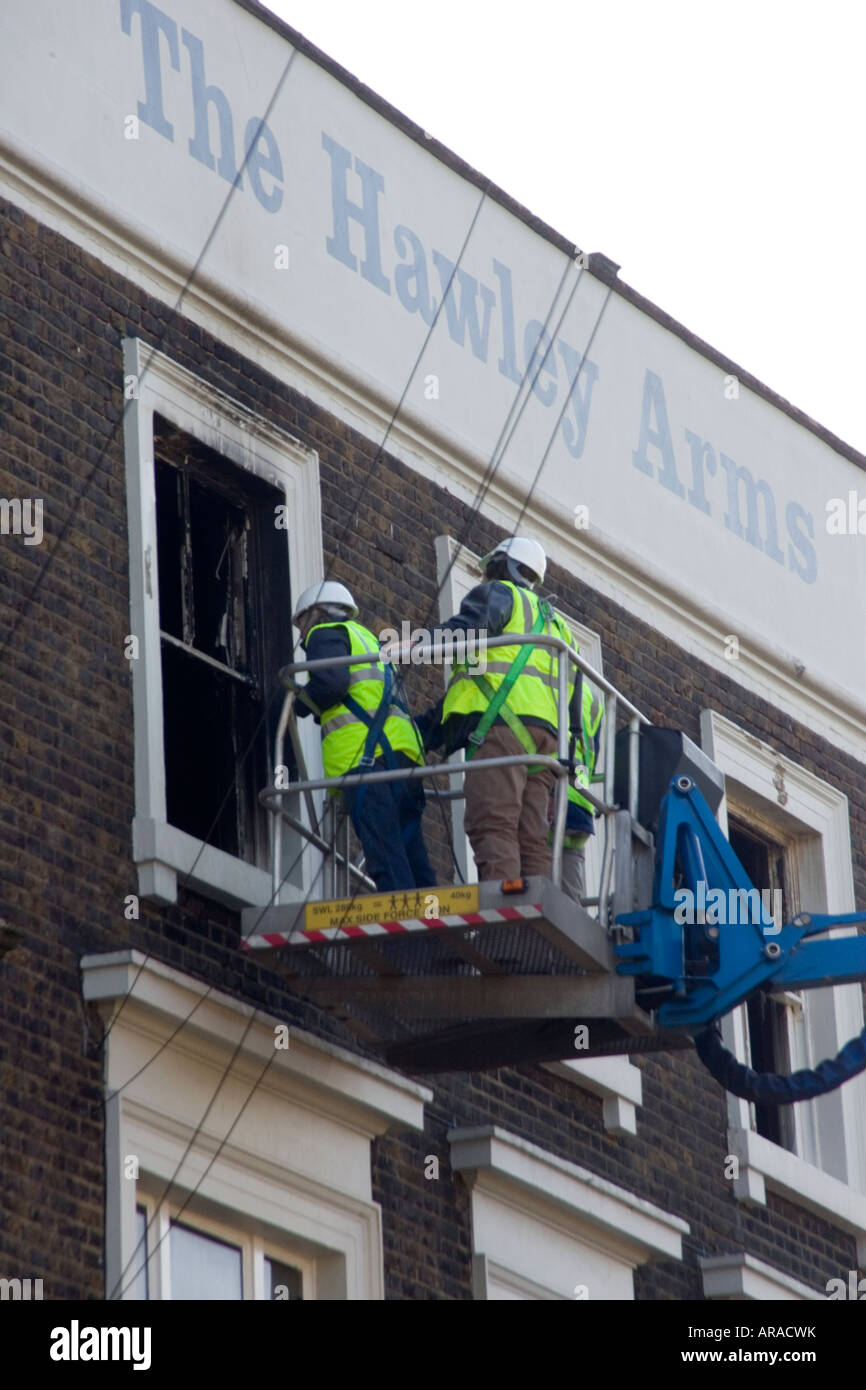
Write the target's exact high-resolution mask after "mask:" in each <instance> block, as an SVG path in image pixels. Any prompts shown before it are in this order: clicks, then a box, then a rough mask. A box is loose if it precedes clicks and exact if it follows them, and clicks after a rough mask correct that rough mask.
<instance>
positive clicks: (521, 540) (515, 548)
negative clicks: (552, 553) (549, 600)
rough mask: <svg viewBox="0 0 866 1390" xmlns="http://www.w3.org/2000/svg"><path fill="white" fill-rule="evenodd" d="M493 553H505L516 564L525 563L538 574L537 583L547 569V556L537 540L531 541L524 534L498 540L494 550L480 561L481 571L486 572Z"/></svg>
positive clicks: (540, 580)
mask: <svg viewBox="0 0 866 1390" xmlns="http://www.w3.org/2000/svg"><path fill="white" fill-rule="evenodd" d="M494 555H507V556H508V558H509V560H514V562H515V563H516V564H518V565H525V566H526V568H527V569H530V570H532V573H533V574H535V575H537V576H538V582H539V584H540V583H541V582H542V580H543V579H544V571H545V570H546V569H547V557H546V556H545V554H544V551H543V550H542V548H541V546H540V545H539V544H538V541H531V540H529V539H528V538H527V537H526V536H509V538H508V540H507V541H500V542H499V545H497V546H496V548H495V550H491V552H490V554H489V555H485V556H484V559H483V560H482V561H481V571H482V573H486V572H487V566H488V565H489V564H490V561H491V560H492V559H493V557H494Z"/></svg>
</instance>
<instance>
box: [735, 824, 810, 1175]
mask: <svg viewBox="0 0 866 1390" xmlns="http://www.w3.org/2000/svg"><path fill="white" fill-rule="evenodd" d="M728 839H729V841H730V845H731V848H732V849H733V851H734V853H735V854H736V856H737V858H738V859H739V861H740V863H741V864H742V866H743V868H744V869H745V871H746V873H747V874H748V876H749V878H750V879H751V881H752V884H753V885H754V887H755V888H757V889H758V890H759V891H761V890H764V889H769V890H770V892H771V893H775V892H781V894H782V897H781V903H782V921H783V922H789V921H790V920H791V918H792V916H794V915H795V914H796V912H797V911H798V908H797V907H796V906H795V905H794V903H793V901H792V897H793V891H794V890H793V881H794V876H793V875H792V874H791V872H790V869H789V866H788V861H787V855H786V851H785V846H784V845H780V844H778V843H777V842H776V841H774V840H771V839H770V838H769V837H767V836H765V835H763V834H760V833H759V832H757V831H756V830H755V829H754V827H753V826H750V825H748V824H746V823H745V822H744V821H741V820H738V819H736V818H735V817H733V816H729V819H728ZM776 901H777V899H776V898H775V897H773V898H771V902H773V903H775V902H776ZM788 1002H789V997H788V996H787V995H778V994H767V993H764V991H763V990H758V991H757V992H756V993H755V994H753V995H752V996H751V997H750V998H749V999H748V1000H747V1001H746V1019H747V1025H748V1038H749V1052H750V1055H751V1066H752V1067H753V1069H754V1070H755V1071H758V1072H778V1073H782V1074H783V1075H788V1074H789V1073H790V1071H791V1069H792V1060H791V1045H790V1035H789V1029H788ZM755 1130H756V1132H757V1133H758V1134H760V1135H763V1137H764V1138H765V1139H769V1140H770V1141H771V1143H773V1144H778V1145H779V1146H780V1147H781V1148H783V1149H788V1150H790V1151H791V1152H792V1153H793V1152H794V1150H795V1146H796V1137H795V1130H794V1117H793V1112H792V1108H791V1106H784V1105H756V1106H755Z"/></svg>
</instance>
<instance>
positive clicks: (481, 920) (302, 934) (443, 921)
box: [241, 903, 541, 951]
mask: <svg viewBox="0 0 866 1390" xmlns="http://www.w3.org/2000/svg"><path fill="white" fill-rule="evenodd" d="M540 916H541V904H540V903H527V904H526V905H525V906H523V907H517V906H515V907H483V908H481V909H480V910H479V911H478V912H455V913H454V914H453V916H451V917H409V918H407V919H406V920H405V921H402V922H367V923H365V924H364V926H362V927H360V926H356V927H323V928H322V929H321V930H313V931H307V930H306V929H304V928H299V929H298V930H297V931H293V932H276V931H275V932H266V933H265V934H264V935H263V936H248V937H245V938H244V939H243V940H242V941H241V946H242V948H243V949H244V950H245V951H264V950H267V949H268V948H269V947H272V946H312V945H315V943H316V942H318V941H336V940H337V939H338V938H345V939H348V940H350V941H351V940H354V939H356V938H361V937H367V936H400V935H402V934H403V933H405V932H413V931H436V930H437V929H441V928H442V927H486V926H490V925H491V924H494V923H497V922H526V921H529V920H531V919H532V918H534V917H540Z"/></svg>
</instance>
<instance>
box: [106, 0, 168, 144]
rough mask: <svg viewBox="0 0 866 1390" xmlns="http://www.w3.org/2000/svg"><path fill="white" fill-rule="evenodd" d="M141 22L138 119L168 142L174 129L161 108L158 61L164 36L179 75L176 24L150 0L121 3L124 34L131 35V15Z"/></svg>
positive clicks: (125, 0)
mask: <svg viewBox="0 0 866 1390" xmlns="http://www.w3.org/2000/svg"><path fill="white" fill-rule="evenodd" d="M134 14H137V15H138V17H139V19H140V21H141V56H142V61H143V63H144V101H140V102H139V103H138V119H139V120H140V121H142V122H143V123H144V124H145V125H149V126H151V127H152V128H153V129H154V130H155V131H157V132H158V134H160V135H164V136H165V138H166V140H173V139H174V130H173V128H172V126H171V123H170V122H169V121H167V120H166V118H165V112H164V110H163V108H162V67H161V65H160V60H159V36H160V33H162V34H164V35H165V39H166V42H167V44H168V57H169V62H170V63H171V65H172V67H173V68H174V70H175V72H180V56H179V53H178V45H177V25H176V24H175V22H174V20H173V19H170V18H169V17H168V15H167V14H163V12H162V10H158V9H157V8H156V5H152V4H151V3H150V0H120V24H121V28H122V29H123V32H124V34H131V33H132V16H133V15H134Z"/></svg>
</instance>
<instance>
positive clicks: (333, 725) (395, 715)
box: [304, 622, 424, 777]
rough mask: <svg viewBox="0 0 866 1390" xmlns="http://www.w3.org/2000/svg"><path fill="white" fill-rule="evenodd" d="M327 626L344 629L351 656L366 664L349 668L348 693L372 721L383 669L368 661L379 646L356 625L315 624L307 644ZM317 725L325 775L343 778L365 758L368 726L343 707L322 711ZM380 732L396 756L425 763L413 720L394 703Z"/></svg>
mask: <svg viewBox="0 0 866 1390" xmlns="http://www.w3.org/2000/svg"><path fill="white" fill-rule="evenodd" d="M330 627H341V628H343V629H345V631H346V632H347V634H348V637H349V644H350V650H351V653H352V655H353V656H355V655H357V656H361V657H366V658H367V660H366V661H359V662H357V663H353V664H352V665H351V666H350V667H349V690H350V693H351V696H352V699H353V700H357V702H358V704H359V705H360V707H361V709H362V710H364V711H365V712H366V713H368V714H369V715H370V717H371V718H372V717H373V716H374V715H375V713H376V710H377V709H378V708H379V705H380V703H381V701H382V694H383V688H384V683H385V668H384V666H383V665H382V663H381V661H378V660H373V661H370V660H369V658H370V657H371V656H378V652H379V643H378V641H377V640H376V638H375V636H374V635H373V633H372V632H370V631H369V629H368V628H366V627H363V626H362V625H361V624H360V623H355V622H342V623H317V624H316V626H315V627H313V628H311V629H310V631H309V632H308V633H307V643H308V642H309V640H310V638H311V637H312V635H313V633H314V632H318V631H319V629H321V628H330ZM307 643H305V644H304V645H305V646H306V644H307ZM320 722H321V729H322V766H323V768H324V772H325V776H326V777H342V776H343V774H344V773H346V772H349V771H350V770H351V769H352V768H354V767H357V766H358V764H359V763H360V761H361V758H362V757H363V755H364V744H365V742H366V739H367V733H368V727H367V725H366V724H365V723H364V722H363V720H361V719H359V718H358V717H357V715H355V714H353V713H352V711H351V710H350V709H348V708H347V707H346V705H344V704H335V705H331V706H330V707H329V708H328V709H325V710H323V711H322V715H321V720H320ZM382 733H383V736H384V737H385V738H386V739H387V740H388V742H389V743H390V745H391V747H392V748H393V750H394V752H395V753H405V754H407V756H408V757H410V758H411V759H412V761H413V762H416V763H421V762H423V761H424V752H423V749H422V747H421V742H420V740H419V738H418V735H417V734H416V732H415V729H414V727H413V724H412V720H411V719H410V717H409V715H408V714H407V713H406V711H405V710H403V709H401V708H400V706H399V705H397V704H395V703H394V702H393V701H392V703H391V709H390V711H389V714H388V718H387V719H386V720H385V726H384V728H383V730H382ZM381 754H382V746H381V744H377V745H376V757H380V756H381Z"/></svg>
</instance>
